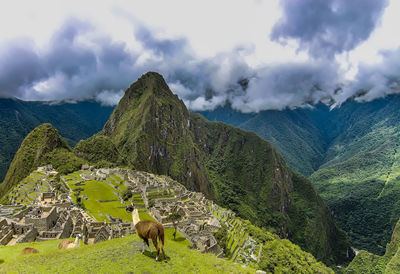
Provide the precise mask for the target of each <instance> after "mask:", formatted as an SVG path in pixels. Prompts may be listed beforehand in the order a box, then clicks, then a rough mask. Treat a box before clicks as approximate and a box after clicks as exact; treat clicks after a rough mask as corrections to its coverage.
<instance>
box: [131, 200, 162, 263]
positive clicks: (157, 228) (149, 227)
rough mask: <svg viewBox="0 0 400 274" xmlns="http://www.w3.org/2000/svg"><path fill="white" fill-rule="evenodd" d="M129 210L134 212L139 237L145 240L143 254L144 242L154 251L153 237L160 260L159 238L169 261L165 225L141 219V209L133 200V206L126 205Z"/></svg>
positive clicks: (134, 221)
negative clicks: (165, 244) (165, 247)
mask: <svg viewBox="0 0 400 274" xmlns="http://www.w3.org/2000/svg"><path fill="white" fill-rule="evenodd" d="M126 211H127V212H132V221H133V225H134V226H135V230H136V233H137V234H138V235H139V237H140V238H141V239H142V240H143V248H142V254H143V253H144V248H145V246H144V244H145V243H146V245H147V246H148V247H149V249H150V252H151V253H153V252H152V250H151V247H150V245H149V238H151V240H152V242H153V245H154V247H155V248H156V250H157V255H156V261H158V260H159V258H158V257H159V255H160V248H159V247H158V243H157V238H158V239H159V240H160V247H161V251H162V253H163V256H164V261H165V262H167V259H166V257H165V252H164V227H163V225H162V224H160V223H156V222H153V221H148V220H145V221H141V220H140V218H139V211H138V209H137V208H135V204H134V203H133V202H132V206H127V207H126Z"/></svg>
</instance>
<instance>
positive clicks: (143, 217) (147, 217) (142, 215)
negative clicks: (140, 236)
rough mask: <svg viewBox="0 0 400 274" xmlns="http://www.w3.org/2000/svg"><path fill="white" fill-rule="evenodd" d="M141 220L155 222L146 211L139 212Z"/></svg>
mask: <svg viewBox="0 0 400 274" xmlns="http://www.w3.org/2000/svg"><path fill="white" fill-rule="evenodd" d="M139 218H140V220H142V221H144V220H149V221H155V220H154V218H153V217H151V216H150V215H149V213H147V212H146V211H142V212H139Z"/></svg>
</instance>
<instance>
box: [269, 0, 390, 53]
mask: <svg viewBox="0 0 400 274" xmlns="http://www.w3.org/2000/svg"><path fill="white" fill-rule="evenodd" d="M387 5H388V0H351V1H348V0H281V6H282V9H283V16H282V18H281V19H280V20H279V21H278V22H277V23H276V24H275V25H274V27H273V29H272V32H271V39H272V40H275V41H279V42H281V43H286V42H287V41H289V40H290V39H294V40H296V41H297V42H298V44H299V49H301V50H307V51H308V53H309V54H310V55H311V56H313V57H319V58H321V57H322V58H324V57H327V58H331V57H333V56H334V55H335V54H336V53H342V52H345V51H350V50H352V49H354V48H355V47H357V46H358V45H359V44H360V43H362V42H363V41H366V40H367V39H368V38H369V37H370V35H371V33H372V32H373V30H374V29H375V27H376V26H377V24H378V23H379V20H380V18H381V16H382V14H383V11H384V9H385V8H386V6H387Z"/></svg>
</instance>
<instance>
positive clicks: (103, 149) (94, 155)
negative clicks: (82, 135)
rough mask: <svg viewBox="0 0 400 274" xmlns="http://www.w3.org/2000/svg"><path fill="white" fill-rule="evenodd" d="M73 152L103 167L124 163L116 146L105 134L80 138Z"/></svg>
mask: <svg viewBox="0 0 400 274" xmlns="http://www.w3.org/2000/svg"><path fill="white" fill-rule="evenodd" d="M74 152H75V154H76V155H78V156H79V157H81V158H83V159H85V160H87V161H89V162H91V163H93V164H97V165H101V166H103V167H109V166H112V165H117V166H123V165H124V164H125V161H124V159H123V158H122V157H121V156H120V154H119V152H118V150H117V148H116V147H115V145H114V144H113V142H112V141H111V139H110V138H109V137H107V136H102V135H94V136H92V137H90V138H89V139H87V140H81V141H79V143H78V144H77V145H76V146H75V148H74Z"/></svg>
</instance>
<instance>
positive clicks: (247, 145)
mask: <svg viewBox="0 0 400 274" xmlns="http://www.w3.org/2000/svg"><path fill="white" fill-rule="evenodd" d="M97 136H106V137H108V138H105V139H104V140H105V141H106V142H109V144H107V147H112V145H115V146H116V148H117V150H118V152H119V154H120V155H121V156H122V157H123V158H124V159H125V160H126V162H127V165H128V166H131V167H135V168H137V169H139V170H144V171H148V172H152V173H156V174H165V175H169V176H171V177H172V178H174V179H176V180H177V181H179V182H182V183H183V184H185V186H186V187H188V188H189V189H191V190H197V191H201V192H203V193H204V194H206V195H207V197H209V198H211V199H213V200H215V201H217V203H219V204H221V205H223V206H226V207H228V208H230V209H232V210H234V211H235V212H237V213H238V214H239V215H240V216H242V217H244V218H246V219H250V220H251V221H252V222H254V223H255V224H257V225H260V226H263V227H265V228H268V229H269V230H271V231H274V232H276V233H278V234H280V235H281V236H282V237H288V238H289V239H291V240H293V241H294V242H295V243H297V244H299V245H300V246H301V247H302V248H303V249H304V250H306V251H309V252H311V253H312V254H313V255H314V256H316V258H317V259H320V260H323V261H325V262H327V263H329V264H332V263H334V262H335V263H339V262H344V261H346V260H348V259H349V257H351V251H350V250H349V244H348V242H347V239H346V235H345V234H344V233H343V232H342V231H341V230H340V229H338V228H337V227H336V225H335V223H334V221H333V219H332V217H331V215H330V211H329V210H328V207H327V206H326V205H325V203H324V202H323V200H322V199H321V198H320V197H319V195H318V194H317V193H316V191H315V190H314V188H313V186H312V184H311V183H310V181H308V180H307V179H306V178H304V177H302V176H301V175H298V174H297V173H295V172H293V171H292V170H291V169H290V168H289V167H288V166H287V164H286V163H285V161H284V159H283V158H282V156H281V155H280V154H279V153H278V152H277V151H276V149H275V148H274V147H273V146H272V145H271V144H270V143H269V142H266V141H264V140H262V139H261V138H260V137H258V136H257V135H255V134H253V133H249V132H245V131H242V130H240V129H238V128H234V127H232V126H229V125H227V124H223V123H218V122H209V121H207V120H206V119H205V118H204V117H202V116H201V115H199V114H194V113H190V112H189V111H188V110H187V109H186V107H185V105H184V104H183V102H182V101H181V100H179V98H178V97H177V96H176V95H173V94H172V92H171V91H170V90H169V88H168V86H167V84H166V83H165V81H164V79H163V78H162V76H161V75H159V74H157V73H147V74H145V75H143V76H142V77H141V78H140V79H139V80H138V81H137V82H135V83H134V84H132V85H131V86H130V87H129V88H128V89H127V90H126V92H125V95H124V97H123V98H122V99H121V101H120V103H119V105H118V106H117V107H116V108H115V110H114V112H113V113H112V115H111V117H110V119H109V120H108V122H107V123H106V125H105V126H104V129H103V130H102V131H101V132H100V133H98V134H97ZM111 143H112V144H111ZM90 147H91V146H87V148H88V150H86V151H85V154H86V155H97V156H96V160H97V161H101V160H104V161H107V160H109V159H107V157H106V155H103V156H101V153H97V152H96V149H93V151H90ZM347 255H349V257H347Z"/></svg>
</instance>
